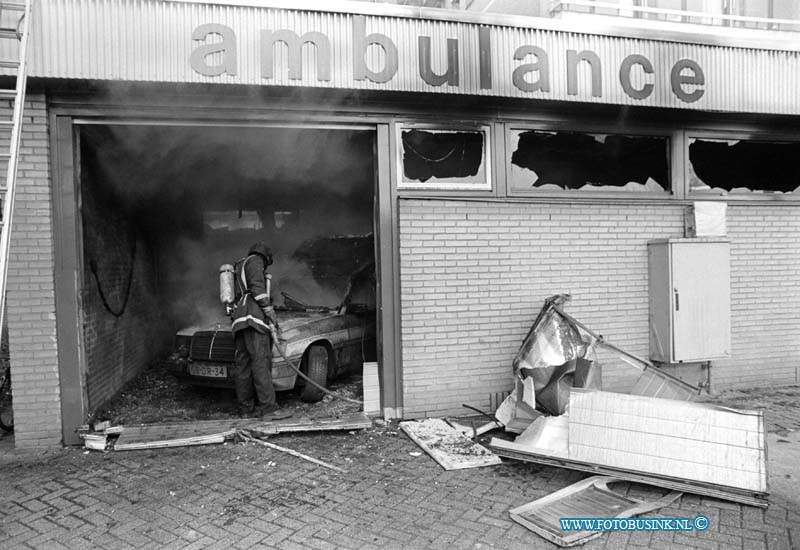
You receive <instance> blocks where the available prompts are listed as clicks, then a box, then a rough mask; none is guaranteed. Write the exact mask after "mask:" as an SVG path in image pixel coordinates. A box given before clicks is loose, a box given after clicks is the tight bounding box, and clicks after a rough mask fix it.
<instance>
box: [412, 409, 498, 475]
mask: <svg viewBox="0 0 800 550" xmlns="http://www.w3.org/2000/svg"><path fill="white" fill-rule="evenodd" d="M400 429H401V430H403V431H404V432H405V433H406V435H408V437H410V438H411V439H412V440H413V441H414V442H415V443H416V444H417V445H419V446H420V447H421V448H422V449H423V450H424V451H425V452H426V453H428V454H429V455H430V456H431V457H432V458H433V459H434V460H435V461H436V462H438V463H439V465H440V466H441V467H442V468H444V469H445V470H460V469H464V468H478V467H480V466H494V465H496V464H500V463H501V460H500V457H498V456H495V455H494V454H493V453H492V452H491V451H489V450H488V449H487V448H486V447H483V446H481V445H478V444H477V443H474V442H473V441H472V440H471V439H469V438H468V437H466V436H465V435H464V434H462V433H461V432H459V431H458V430H456V429H455V428H453V427H452V426H450V425H449V424H448V423H447V422H445V421H444V420H442V419H440V418H426V419H425V420H419V421H416V420H414V421H407V422H401V423H400Z"/></svg>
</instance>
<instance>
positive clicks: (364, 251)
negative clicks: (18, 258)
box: [77, 124, 376, 414]
mask: <svg viewBox="0 0 800 550" xmlns="http://www.w3.org/2000/svg"><path fill="white" fill-rule="evenodd" d="M77 128H78V137H79V143H80V178H79V181H80V195H79V197H80V214H81V220H82V245H83V249H82V251H83V258H82V260H83V288H82V289H80V290H81V292H80V296H79V308H80V315H81V319H80V321H81V329H82V333H83V334H82V336H83V343H84V351H85V353H84V370H85V388H86V399H87V402H88V410H89V412H90V414H92V413H95V412H96V411H98V410H100V409H102V408H103V407H104V406H106V405H107V404H108V402H109V400H111V399H112V398H114V397H115V396H117V395H118V394H119V392H120V390H121V389H123V388H124V387H126V384H129V383H130V382H131V381H132V380H134V379H136V378H137V377H140V376H141V375H143V373H146V372H152V371H153V369H159V370H160V371H168V372H169V373H170V375H171V376H172V377H174V378H177V379H179V380H180V381H181V382H182V383H184V384H187V385H185V386H182V387H183V388H185V387H190V388H203V387H205V388H211V389H206V390H203V392H204V393H201V394H200V395H201V397H204V398H207V399H208V401H209V406H211V405H213V404H214V403H216V402H218V401H220V400H222V401H225V400H227V401H229V402H231V403H232V402H233V400H234V397H233V396H234V390H233V366H234V363H233V361H234V348H233V337H232V334H231V333H230V321H229V319H228V318H227V317H226V311H225V307H224V305H223V304H222V303H221V302H220V298H219V268H220V266H222V265H224V264H233V263H234V262H235V261H236V260H237V259H239V258H242V257H243V256H245V255H246V252H247V250H248V248H249V247H250V246H251V245H252V244H253V243H255V242H258V241H265V242H266V243H267V244H268V245H269V246H270V247H271V248H272V250H273V253H274V264H273V265H272V266H271V267H270V268H269V273H270V275H271V281H272V283H271V292H270V294H271V298H272V300H273V304H274V305H275V307H276V310H277V315H278V321H279V325H280V328H281V330H282V332H283V337H284V338H285V339H286V348H285V350H286V352H287V355H288V357H289V360H290V362H294V363H295V364H296V365H297V366H301V369H302V370H304V371H306V372H307V373H308V374H311V375H312V376H314V377H315V378H316V379H317V380H318V381H319V382H321V383H323V384H326V385H329V384H331V383H332V382H333V381H334V380H336V379H337V377H342V376H350V377H353V376H357V375H358V374H360V373H361V372H362V371H361V367H362V364H363V362H364V361H375V360H376V329H375V327H376V318H375V311H376V298H375V296H376V294H375V289H376V278H375V272H376V271H375V262H376V258H375V247H374V227H375V220H374V200H375V186H376V174H375V168H376V161H375V131H374V129H371V128H360V127H359V128H347V127H329V128H309V127H253V126H240V127H219V126H205V125H186V126H166V125H156V124H127V125H126V124H107V125H103V124H91V125H88V124H87V125H79V126H78V127H77ZM322 354H324V361H325V364H324V365H322V367H324V370H322V371H321V370H320V369H321V368H322V367H321V366H320V359H319V357H320V356H321V355H322ZM273 355H274V359H273V379H274V382H275V385H276V389H277V390H279V393H278V400H279V403H280V401H281V393H282V392H281V391H280V390H287V391H293V392H300V395H302V397H303V400H304V401H309V402H313V401H318V400H320V399H322V397H323V394H322V393H321V392H318V391H312V390H311V389H308V388H307V389H305V390H304V388H303V387H302V386H303V384H304V382H303V381H302V379H299V378H298V377H297V376H296V374H295V373H294V371H292V370H291V368H290V367H289V365H288V364H287V362H286V361H285V360H283V358H282V357H281V356H280V355H279V354H278V353H273ZM309 356H312V357H316V358H317V359H315V360H313V361H309ZM309 364H313V365H314V367H313V372H308V371H309ZM309 388H311V386H310V385H309ZM146 391H149V390H147V389H146Z"/></svg>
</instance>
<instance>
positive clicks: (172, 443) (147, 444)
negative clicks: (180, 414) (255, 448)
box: [114, 430, 235, 451]
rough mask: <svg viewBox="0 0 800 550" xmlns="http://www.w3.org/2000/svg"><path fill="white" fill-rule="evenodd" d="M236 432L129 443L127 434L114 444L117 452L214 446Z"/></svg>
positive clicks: (136, 435)
mask: <svg viewBox="0 0 800 550" xmlns="http://www.w3.org/2000/svg"><path fill="white" fill-rule="evenodd" d="M234 433H235V430H230V431H227V432H222V433H218V434H209V435H201V436H194V437H182V438H174V439H155V440H139V441H128V440H127V439H126V435H128V434H127V433H126V432H123V433H122V435H120V436H119V439H117V442H116V443H115V444H114V450H115V451H138V450H142V449H163V448H166V447H190V446H194V445H213V444H218V443H223V442H224V441H225V440H226V439H229V438H231V437H233V434H234ZM141 437H142V436H141V434H136V433H134V434H133V435H132V437H131V439H140V438H141Z"/></svg>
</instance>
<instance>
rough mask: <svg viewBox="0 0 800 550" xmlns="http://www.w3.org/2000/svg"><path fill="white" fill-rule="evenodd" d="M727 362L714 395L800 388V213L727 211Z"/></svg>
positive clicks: (716, 375)
mask: <svg viewBox="0 0 800 550" xmlns="http://www.w3.org/2000/svg"><path fill="white" fill-rule="evenodd" d="M728 236H729V237H730V239H731V294H732V296H731V325H732V326H731V328H732V334H731V340H732V341H731V358H730V359H728V360H724V361H715V362H714V367H713V369H712V383H713V385H714V387H715V388H716V389H722V388H730V387H753V386H763V385H771V384H783V383H795V384H796V383H800V207H798V206H762V207H758V206H745V205H741V206H736V205H734V206H728Z"/></svg>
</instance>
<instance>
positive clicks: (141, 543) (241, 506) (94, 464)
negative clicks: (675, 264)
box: [0, 387, 800, 550]
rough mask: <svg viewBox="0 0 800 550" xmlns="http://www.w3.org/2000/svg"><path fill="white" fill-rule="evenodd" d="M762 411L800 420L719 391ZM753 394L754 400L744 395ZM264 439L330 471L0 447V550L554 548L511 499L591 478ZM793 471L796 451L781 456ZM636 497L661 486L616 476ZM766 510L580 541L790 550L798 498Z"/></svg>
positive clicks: (288, 438)
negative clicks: (703, 525)
mask: <svg viewBox="0 0 800 550" xmlns="http://www.w3.org/2000/svg"><path fill="white" fill-rule="evenodd" d="M718 401H720V402H723V403H725V404H728V405H733V406H736V407H739V408H765V409H766V410H767V413H766V415H767V422H768V429H769V430H770V431H772V432H777V434H778V435H776V434H773V436H774V437H781V434H782V435H783V436H786V435H787V434H791V433H793V431H795V430H800V407H798V403H800V387H792V388H788V389H786V388H784V389H780V390H776V389H774V388H772V389H770V390H753V391H749V392H732V393H729V394H725V395H723V398H722V399H721V400H718ZM749 405H752V407H750V406H749ZM271 441H273V442H275V443H277V444H279V445H283V446H286V447H290V448H292V449H295V450H297V451H299V452H302V453H306V454H308V455H311V456H314V457H316V458H319V459H321V460H324V461H327V462H330V463H332V464H335V465H337V466H340V467H342V468H344V469H346V470H347V473H345V474H340V473H338V472H335V471H332V470H328V469H325V468H322V467H319V466H316V465H314V464H312V463H310V462H307V461H305V460H302V459H300V458H295V457H292V456H290V455H287V454H284V453H280V452H277V451H274V450H271V449H268V448H265V447H262V446H257V445H255V444H252V443H249V444H241V443H238V444H237V443H228V444H225V445H212V446H203V447H188V448H174V449H161V450H149V451H117V452H111V453H100V452H95V451H92V452H88V451H84V450H83V449H76V448H71V449H64V450H58V451H52V452H48V453H46V454H43V455H42V454H38V455H31V454H18V453H14V452H7V453H5V454H4V455H3V456H2V457H0V548H3V549H5V548H9V549H17V548H21V549H28V548H33V549H40V548H41V549H62V548H63V549H72V550H75V549H83V548H86V549H109V550H111V549H113V550H121V549H128V548H131V549H133V548H135V549H141V548H146V549H149V548H158V549H161V548H165V549H170V548H181V549H194V548H209V549H215V548H219V549H231V548H232V549H238V550H246V549H250V548H253V549H262V548H265V549H269V548H279V549H319V550H337V549H348V550H350V549H352V550H358V549H372V548H375V549H405V548H409V549H414V548H420V549H448V550H450V549H488V548H498V549H520V550H522V549H525V550H531V549H539V548H542V549H545V548H547V549H551V548H557V547H556V546H555V545H553V544H551V543H549V542H547V541H545V540H544V539H542V538H540V537H539V536H537V535H535V534H534V533H532V532H530V531H528V530H527V529H525V528H523V527H522V526H520V525H517V524H516V523H514V522H513V521H511V520H510V518H509V515H508V510H509V509H510V508H513V507H515V506H519V505H521V504H524V503H527V502H530V501H531V500H534V499H536V498H539V497H542V496H545V495H547V494H549V493H551V492H553V491H556V490H558V489H561V488H563V487H565V486H567V485H569V484H571V483H574V482H576V481H578V480H580V479H583V478H584V477H586V475H585V474H582V473H579V472H572V471H569V470H564V469H558V468H551V467H545V466H538V465H533V464H526V463H521V462H515V461H505V462H504V463H503V464H502V465H500V466H494V467H488V468H479V469H472V470H461V471H449V472H448V471H444V470H443V469H442V468H441V467H440V466H438V465H437V464H436V463H435V462H434V461H433V460H431V459H430V458H429V457H428V456H427V455H425V454H424V453H423V454H422V455H420V456H414V455H412V454H411V453H414V454H417V451H418V450H419V449H418V448H417V447H416V445H415V444H414V443H413V442H411V441H410V440H409V439H408V438H407V437H406V436H405V435H404V434H403V433H402V432H399V431H398V430H397V429H396V427H395V426H392V425H389V426H385V427H382V426H376V427H374V428H371V429H367V430H361V431H356V432H349V433H348V432H344V433H326V434H314V435H308V434H306V435H281V436H276V437H273V438H271ZM790 473H792V475H794V477H799V476H800V463H798V464H797V465H795V466H794V467H792V468H790ZM626 487H627V490H629V491H630V492H632V493H635V494H637V495H640V496H644V495H653V494H654V492H655V493H657V494H660V493H661V490H660V489H653V488H650V487H646V486H643V485H627V486H626ZM770 500H771V502H770V507H769V508H768V509H766V510H763V509H760V508H755V507H750V506H742V505H738V504H734V503H730V502H726V501H721V500H715V499H711V498H704V497H699V496H695V495H689V494H684V495H683V496H682V497H681V498H680V499H679V500H678V501H676V502H675V503H674V504H673V505H672V506H670V507H668V508H665V509H662V510H660V511H658V512H656V513H654V514H649V515H650V516H661V517H693V516H695V515H697V514H701V513H702V514H704V515H706V516H708V517H709V519H710V520H711V526H710V528H709V529H708V531H705V532H693V533H644V532H642V533H611V534H605V535H603V536H602V537H600V538H598V539H596V540H594V541H591V542H589V543H588V544H586V545H585V546H583V548H586V549H587V550H597V549H601V548H602V549H606V548H608V549H617V548H622V549H628V550H635V549H642V548H656V549H659V548H663V549H667V548H670V549H671V548H687V549H697V548H699V549H706V548H707V549H728V548H734V549H739V550H753V549H762V548H763V549H767V550H779V549H789V548H800V497H796V499H794V500H793V499H792V498H788V499H787V498H784V497H783V496H774V495H773V496H772V497H771V498H770Z"/></svg>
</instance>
